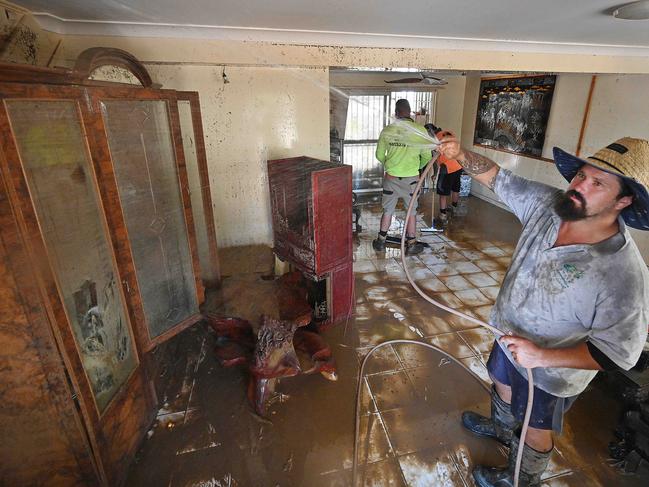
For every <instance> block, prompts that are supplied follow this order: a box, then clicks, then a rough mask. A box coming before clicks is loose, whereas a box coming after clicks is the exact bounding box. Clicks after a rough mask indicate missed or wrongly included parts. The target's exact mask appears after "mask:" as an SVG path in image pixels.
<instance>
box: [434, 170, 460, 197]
mask: <svg viewBox="0 0 649 487" xmlns="http://www.w3.org/2000/svg"><path fill="white" fill-rule="evenodd" d="M460 176H462V170H461V169H460V170H459V171H455V172H452V173H450V174H448V173H447V174H440V175H439V179H438V180H437V194H438V195H440V196H448V195H450V194H451V191H453V192H454V193H459V192H460Z"/></svg>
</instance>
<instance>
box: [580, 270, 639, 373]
mask: <svg viewBox="0 0 649 487" xmlns="http://www.w3.org/2000/svg"><path fill="white" fill-rule="evenodd" d="M633 281H634V279H631V282H628V281H627V282H625V283H624V284H619V285H615V284H613V283H609V284H610V285H611V286H612V287H614V288H617V291H618V292H613V293H609V294H608V295H607V296H606V297H605V298H604V299H603V300H601V301H599V302H598V303H597V304H596V307H595V317H594V320H593V324H592V329H591V336H590V338H589V340H588V341H589V342H591V343H592V344H593V345H594V346H595V347H596V348H597V349H598V350H599V351H600V352H602V353H603V354H605V355H606V356H607V357H608V358H609V359H610V360H611V361H613V362H614V363H615V364H616V365H618V366H619V367H620V368H622V369H624V370H629V369H630V368H631V367H633V366H634V365H635V364H636V363H637V362H638V359H639V358H640V354H641V353H642V349H643V347H644V344H645V342H646V341H647V323H649V313H648V312H647V302H648V296H647V291H646V282H644V283H643V282H641V283H637V282H633ZM645 281H646V279H645ZM618 282H619V283H622V282H624V280H622V279H619V280H618Z"/></svg>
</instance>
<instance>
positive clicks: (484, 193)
mask: <svg viewBox="0 0 649 487" xmlns="http://www.w3.org/2000/svg"><path fill="white" fill-rule="evenodd" d="M591 78H592V77H591V76H590V75H584V74H561V75H558V77H557V84H556V87H555V93H554V96H553V100H552V108H551V110H550V117H549V120H548V127H547V130H546V138H545V144H544V147H543V156H544V157H547V158H552V147H554V146H557V147H560V148H562V149H564V150H566V151H568V152H572V153H573V154H574V153H575V150H576V148H577V143H578V141H579V131H580V128H581V123H582V120H583V115H584V110H585V108H586V101H587V98H588V90H589V87H590V83H591ZM647 87H649V76H648V75H599V76H597V79H596V84H595V89H594V91H593V96H592V101H591V109H590V115H589V121H588V125H587V127H586V131H585V136H584V141H583V144H582V150H581V155H582V156H584V157H587V156H588V155H590V154H593V153H594V152H595V151H597V150H598V149H600V148H601V147H604V146H606V145H607V144H609V143H611V142H612V141H614V140H616V139H618V138H620V137H624V136H627V135H629V136H633V137H640V138H645V139H646V138H649V117H648V116H647V113H649V97H648V96H647ZM479 90H480V77H479V76H470V77H468V78H467V83H466V90H465V103H464V117H463V125H462V137H461V138H462V140H463V141H464V143H463V145H464V146H465V147H467V148H471V150H473V151H474V152H477V153H479V154H483V155H485V156H487V157H489V158H491V159H493V160H494V161H496V162H497V163H498V164H499V165H500V166H502V167H505V168H507V169H509V170H511V171H513V172H514V173H516V174H520V175H521V176H524V177H526V178H529V179H533V180H535V181H540V182H543V183H545V184H549V185H551V186H555V187H558V188H565V187H566V186H567V182H566V181H565V180H564V179H563V177H562V176H561V175H560V174H559V172H558V171H557V170H556V167H555V166H554V163H553V162H550V161H544V160H539V159H533V158H529V157H524V156H520V155H516V154H510V153H507V152H502V151H497V150H493V149H487V148H484V147H478V146H473V133H474V129H475V117H476V110H477V105H478V93H479ZM647 163H648V164H649V161H647ZM471 192H472V194H474V195H476V196H478V197H480V198H483V199H485V200H488V201H490V202H492V203H494V204H497V205H499V206H502V204H501V203H500V201H499V200H498V198H497V196H496V195H495V194H494V193H493V192H492V191H490V190H489V189H487V188H485V187H484V186H481V185H479V184H474V185H473V186H472V190H471ZM631 233H632V235H633V237H634V239H635V241H636V244H637V245H638V247H639V248H640V251H641V252H642V255H643V257H644V259H645V262H649V233H648V232H640V231H635V230H632V231H631Z"/></svg>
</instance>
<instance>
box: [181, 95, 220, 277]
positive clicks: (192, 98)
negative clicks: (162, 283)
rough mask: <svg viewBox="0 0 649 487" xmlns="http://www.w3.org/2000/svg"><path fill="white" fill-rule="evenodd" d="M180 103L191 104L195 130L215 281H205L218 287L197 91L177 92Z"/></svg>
mask: <svg viewBox="0 0 649 487" xmlns="http://www.w3.org/2000/svg"><path fill="white" fill-rule="evenodd" d="M176 99H177V100H178V101H187V102H189V107H190V110H191V116H192V128H193V129H194V141H195V143H196V161H197V163H198V177H199V179H200V184H201V197H202V201H203V212H204V214H205V223H206V226H207V241H208V245H209V255H210V265H211V266H212V270H213V271H214V275H215V278H214V279H213V280H205V283H206V285H207V286H208V287H217V286H219V285H220V283H221V268H220V264H219V256H218V245H217V240H216V225H215V224H214V210H213V209H212V193H211V190H210V177H209V174H208V166H207V153H206V151H205V139H204V137H203V117H202V115H201V105H200V100H199V97H198V93H197V92H195V91H177V92H176Z"/></svg>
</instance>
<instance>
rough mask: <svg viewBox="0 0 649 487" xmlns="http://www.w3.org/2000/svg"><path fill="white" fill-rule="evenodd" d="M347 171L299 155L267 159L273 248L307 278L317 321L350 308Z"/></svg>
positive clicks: (351, 280)
mask: <svg viewBox="0 0 649 487" xmlns="http://www.w3.org/2000/svg"><path fill="white" fill-rule="evenodd" d="M351 170H352V168H351V166H345V165H341V164H336V163H332V162H329V161H322V160H319V159H314V158H310V157H304V156H302V157H294V158H290V159H277V160H271V161H268V182H269V185H270V203H271V211H272V218H273V240H274V252H275V253H276V254H277V256H278V257H279V258H280V259H281V260H283V261H288V262H290V263H291V264H292V265H294V266H295V267H296V268H297V269H299V270H300V271H302V273H303V274H304V275H305V276H306V277H307V278H308V279H310V280H311V282H312V285H311V286H310V293H311V295H312V297H313V298H312V300H313V301H315V303H314V304H315V308H316V309H315V314H316V318H317V319H319V320H320V322H321V324H322V325H327V324H331V323H335V322H338V321H340V320H344V319H347V318H349V317H350V316H351V314H352V312H353V307H354V298H353V295H354V271H353V255H352V226H351V222H352V180H351Z"/></svg>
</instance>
